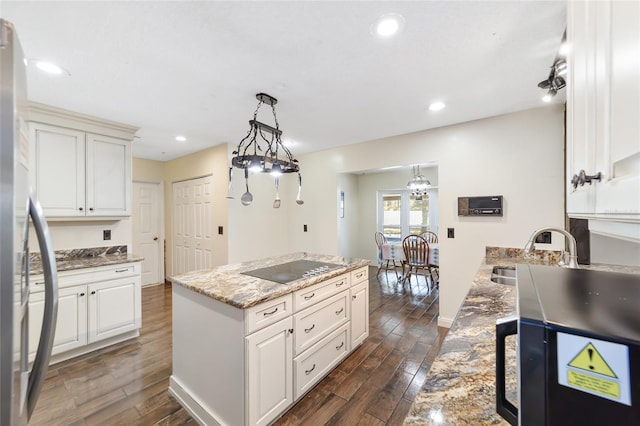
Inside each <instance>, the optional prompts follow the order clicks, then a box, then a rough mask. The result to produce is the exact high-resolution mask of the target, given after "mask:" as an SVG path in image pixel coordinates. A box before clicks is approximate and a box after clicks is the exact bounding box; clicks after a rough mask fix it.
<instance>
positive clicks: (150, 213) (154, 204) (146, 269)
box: [133, 182, 164, 285]
mask: <svg viewBox="0 0 640 426" xmlns="http://www.w3.org/2000/svg"><path fill="white" fill-rule="evenodd" d="M160 205H161V203H160V184H159V183H147V182H134V183H133V252H134V253H136V254H138V255H140V256H143V257H144V260H143V261H142V267H141V269H142V271H141V273H142V285H147V284H155V283H159V282H162V281H163V280H164V278H163V273H162V256H163V252H164V250H163V242H162V240H161V239H160Z"/></svg>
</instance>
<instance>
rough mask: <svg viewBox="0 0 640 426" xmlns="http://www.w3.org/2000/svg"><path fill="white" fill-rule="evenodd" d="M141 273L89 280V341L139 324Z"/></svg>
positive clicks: (120, 332)
mask: <svg viewBox="0 0 640 426" xmlns="http://www.w3.org/2000/svg"><path fill="white" fill-rule="evenodd" d="M140 288H141V285H140V276H135V277H129V278H121V279H118V280H113V281H106V282H102V283H96V284H90V285H89V286H88V292H89V312H88V318H89V343H93V342H97V341H99V340H102V339H106V338H109V337H113V336H117V335H118V334H122V333H126V332H128V331H133V330H136V329H138V328H140V327H141V322H142V321H141V314H140V311H141V301H140V295H141V291H140Z"/></svg>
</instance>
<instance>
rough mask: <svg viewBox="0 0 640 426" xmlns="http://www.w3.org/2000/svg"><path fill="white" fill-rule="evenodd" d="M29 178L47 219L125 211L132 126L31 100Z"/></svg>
mask: <svg viewBox="0 0 640 426" xmlns="http://www.w3.org/2000/svg"><path fill="white" fill-rule="evenodd" d="M29 114H30V120H31V122H30V130H31V141H30V143H31V146H30V149H31V151H32V155H31V156H30V158H32V163H31V165H30V172H31V181H32V182H33V184H34V189H35V191H36V193H37V195H38V198H39V200H40V203H41V204H42V206H43V209H44V213H45V215H46V216H47V218H51V219H59V218H74V219H80V218H105V217H106V218H108V217H123V216H130V215H131V140H132V139H133V136H134V133H135V131H136V130H137V129H135V128H133V127H130V126H126V125H121V124H118V123H113V122H109V121H106V120H99V119H95V118H92V117H88V116H85V115H81V114H77V113H73V112H70V111H64V110H60V109H57V108H53V107H49V106H46V105H41V104H36V103H32V104H31V105H30V107H29Z"/></svg>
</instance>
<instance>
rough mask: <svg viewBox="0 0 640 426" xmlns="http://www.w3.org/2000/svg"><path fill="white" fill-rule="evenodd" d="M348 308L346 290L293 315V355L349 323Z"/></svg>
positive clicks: (347, 293)
mask: <svg viewBox="0 0 640 426" xmlns="http://www.w3.org/2000/svg"><path fill="white" fill-rule="evenodd" d="M349 307H350V303H349V291H348V290H346V291H342V292H341V293H339V294H336V295H335V296H332V297H330V298H329V299H327V300H324V301H322V302H320V303H318V304H316V305H314V306H312V307H310V308H307V309H305V310H303V311H301V312H298V313H296V314H294V316H293V330H294V332H293V333H294V336H295V350H294V353H295V355H298V354H300V353H301V352H302V351H304V350H306V349H307V348H309V347H310V346H312V345H313V344H314V343H316V342H318V341H319V340H320V339H322V338H323V337H324V336H326V335H327V334H328V333H330V332H331V331H332V330H333V329H335V328H336V327H338V326H340V325H342V324H344V323H346V322H347V321H349Z"/></svg>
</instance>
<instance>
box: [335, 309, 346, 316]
mask: <svg viewBox="0 0 640 426" xmlns="http://www.w3.org/2000/svg"><path fill="white" fill-rule="evenodd" d="M342 312H344V308H340V309H338V310H337V311H336V315H340V314H341V313H342Z"/></svg>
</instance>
